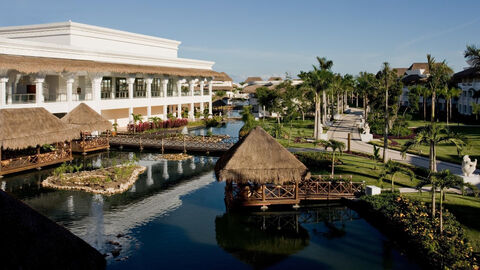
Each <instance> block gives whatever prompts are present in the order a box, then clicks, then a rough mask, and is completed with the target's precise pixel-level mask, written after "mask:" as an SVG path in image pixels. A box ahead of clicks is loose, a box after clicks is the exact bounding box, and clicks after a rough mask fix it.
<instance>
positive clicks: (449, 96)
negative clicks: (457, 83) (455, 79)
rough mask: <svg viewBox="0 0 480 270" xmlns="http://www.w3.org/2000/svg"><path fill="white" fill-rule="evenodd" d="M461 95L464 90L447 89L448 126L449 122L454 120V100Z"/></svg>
mask: <svg viewBox="0 0 480 270" xmlns="http://www.w3.org/2000/svg"><path fill="white" fill-rule="evenodd" d="M461 93H462V89H459V88H456V87H446V89H445V100H446V101H447V104H446V108H447V126H448V125H449V121H450V119H451V118H452V99H454V98H456V97H459V96H460V94H461Z"/></svg>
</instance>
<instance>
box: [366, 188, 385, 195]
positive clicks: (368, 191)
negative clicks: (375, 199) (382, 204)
mask: <svg viewBox="0 0 480 270" xmlns="http://www.w3.org/2000/svg"><path fill="white" fill-rule="evenodd" d="M380 193H382V189H381V188H379V187H377V186H366V187H365V194H367V195H368V196H373V195H379V194H380Z"/></svg>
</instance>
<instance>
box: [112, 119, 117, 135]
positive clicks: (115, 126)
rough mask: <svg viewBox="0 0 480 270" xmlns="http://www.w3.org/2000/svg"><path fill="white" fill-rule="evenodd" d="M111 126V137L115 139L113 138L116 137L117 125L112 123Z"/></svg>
mask: <svg viewBox="0 0 480 270" xmlns="http://www.w3.org/2000/svg"><path fill="white" fill-rule="evenodd" d="M112 126H113V131H112V136H113V137H115V136H117V129H118V123H117V122H115V123H113V125H112Z"/></svg>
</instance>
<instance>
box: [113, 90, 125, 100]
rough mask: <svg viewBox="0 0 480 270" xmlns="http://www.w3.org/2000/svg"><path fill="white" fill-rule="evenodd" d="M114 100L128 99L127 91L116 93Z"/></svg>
mask: <svg viewBox="0 0 480 270" xmlns="http://www.w3.org/2000/svg"><path fill="white" fill-rule="evenodd" d="M115 98H119V99H121V98H128V91H118V92H116V93H115Z"/></svg>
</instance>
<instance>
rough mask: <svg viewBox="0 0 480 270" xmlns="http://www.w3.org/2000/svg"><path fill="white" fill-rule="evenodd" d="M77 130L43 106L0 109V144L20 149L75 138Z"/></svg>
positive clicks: (4, 146)
mask: <svg viewBox="0 0 480 270" xmlns="http://www.w3.org/2000/svg"><path fill="white" fill-rule="evenodd" d="M78 136H79V134H78V130H76V129H74V128H72V127H70V126H68V125H67V124H65V123H63V122H62V121H60V119H58V118H57V117H56V116H54V115H53V114H51V113H49V112H48V111H47V110H45V109H44V108H25V109H1V110H0V146H1V147H3V148H4V149H7V148H9V149H22V148H27V147H35V146H37V145H43V144H52V143H56V142H63V141H69V140H72V139H75V138H77V137H78Z"/></svg>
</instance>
